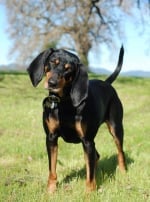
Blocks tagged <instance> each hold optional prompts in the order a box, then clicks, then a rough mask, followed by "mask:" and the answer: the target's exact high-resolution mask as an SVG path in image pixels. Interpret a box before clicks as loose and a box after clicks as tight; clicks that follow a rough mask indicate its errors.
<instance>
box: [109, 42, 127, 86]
mask: <svg viewBox="0 0 150 202" xmlns="http://www.w3.org/2000/svg"><path fill="white" fill-rule="evenodd" d="M123 56H124V48H123V45H122V46H121V48H120V53H119V59H118V64H117V67H116V69H115V71H114V72H113V73H112V74H111V75H110V76H109V77H108V78H107V79H106V80H105V81H106V82H107V83H110V84H111V83H112V82H113V81H114V80H115V79H116V78H117V76H118V74H119V73H120V70H121V67H122V64H123Z"/></svg>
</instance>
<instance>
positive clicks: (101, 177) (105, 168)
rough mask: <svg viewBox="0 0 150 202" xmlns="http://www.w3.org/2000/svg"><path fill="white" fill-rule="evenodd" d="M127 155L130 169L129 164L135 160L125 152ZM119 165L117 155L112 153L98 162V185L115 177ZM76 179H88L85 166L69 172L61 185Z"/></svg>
mask: <svg viewBox="0 0 150 202" xmlns="http://www.w3.org/2000/svg"><path fill="white" fill-rule="evenodd" d="M125 157H126V166H127V170H128V167H129V165H130V164H132V163H133V162H134V160H133V159H132V158H130V157H129V156H128V154H125ZM117 166H118V162H117V156H116V155H112V156H111V157H105V158H103V159H102V160H100V161H99V162H98V164H97V167H96V182H97V186H98V187H99V186H100V185H101V184H103V183H104V182H105V181H107V180H108V179H109V178H111V179H115V176H116V168H117ZM74 179H77V180H78V179H86V169H85V167H83V168H81V169H80V170H78V171H77V170H72V171H71V173H68V175H67V176H66V177H65V178H64V179H63V180H62V181H61V182H60V185H61V184H64V183H69V182H70V181H72V180H74Z"/></svg>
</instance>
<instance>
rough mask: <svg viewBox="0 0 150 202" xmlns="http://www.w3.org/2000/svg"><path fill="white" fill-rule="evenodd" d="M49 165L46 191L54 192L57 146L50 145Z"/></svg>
mask: <svg viewBox="0 0 150 202" xmlns="http://www.w3.org/2000/svg"><path fill="white" fill-rule="evenodd" d="M50 153H51V165H50V170H49V177H48V184H47V189H48V193H54V192H55V191H56V189H57V174H56V164H57V153H58V146H57V145H56V146H54V147H51V151H50Z"/></svg>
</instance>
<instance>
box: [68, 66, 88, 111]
mask: <svg viewBox="0 0 150 202" xmlns="http://www.w3.org/2000/svg"><path fill="white" fill-rule="evenodd" d="M70 96H71V99H72V103H73V106H74V107H77V106H79V105H80V104H81V102H82V101H83V100H85V99H86V98H87V96H88V74H87V71H86V69H85V67H84V66H83V65H82V64H79V65H78V70H77V74H76V76H75V78H74V80H73V83H72V89H71V92H70Z"/></svg>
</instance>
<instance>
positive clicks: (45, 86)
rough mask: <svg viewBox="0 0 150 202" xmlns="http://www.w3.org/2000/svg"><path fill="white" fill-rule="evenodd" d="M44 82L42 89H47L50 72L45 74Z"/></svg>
mask: <svg viewBox="0 0 150 202" xmlns="http://www.w3.org/2000/svg"><path fill="white" fill-rule="evenodd" d="M47 68H48V67H47ZM45 75H46V77H45V82H44V88H46V89H48V80H49V79H50V78H51V77H52V73H51V72H50V71H48V72H46V73H45Z"/></svg>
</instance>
